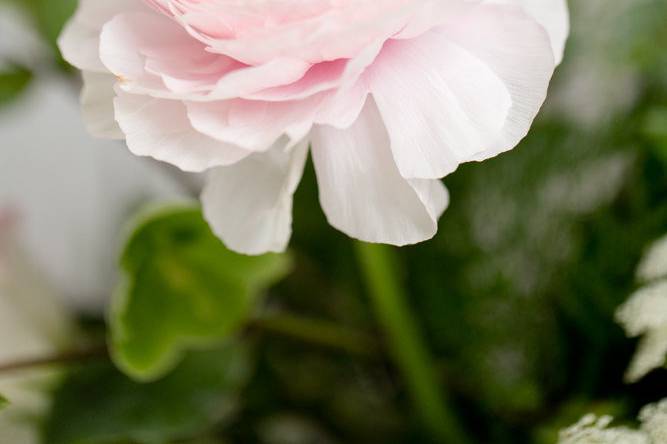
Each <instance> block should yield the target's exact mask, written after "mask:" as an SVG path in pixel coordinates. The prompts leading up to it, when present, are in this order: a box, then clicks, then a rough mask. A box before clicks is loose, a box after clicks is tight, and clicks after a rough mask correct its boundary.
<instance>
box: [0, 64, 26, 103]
mask: <svg viewBox="0 0 667 444" xmlns="http://www.w3.org/2000/svg"><path fill="white" fill-rule="evenodd" d="M30 80H32V73H31V72H30V71H29V70H27V69H25V68H23V67H20V66H17V65H12V66H9V67H7V68H5V69H4V70H1V71H0V106H1V105H4V104H7V103H9V102H11V101H13V100H14V99H16V98H17V97H19V96H20V94H21V93H22V92H23V91H24V90H25V89H26V88H27V87H28V85H29V84H30Z"/></svg>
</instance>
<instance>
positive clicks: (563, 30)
mask: <svg viewBox="0 0 667 444" xmlns="http://www.w3.org/2000/svg"><path fill="white" fill-rule="evenodd" d="M519 1H520V2H521V4H522V5H523V7H524V8H526V10H527V11H528V13H529V14H530V15H532V16H533V17H535V20H537V21H538V22H539V23H540V24H541V25H542V26H544V29H546V30H547V33H548V34H549V38H550V39H551V46H552V48H553V51H554V57H555V59H556V65H559V64H560V62H562V61H563V55H564V54H565V45H566V43H567V38H568V35H569V34H570V12H569V8H568V6H567V0H519Z"/></svg>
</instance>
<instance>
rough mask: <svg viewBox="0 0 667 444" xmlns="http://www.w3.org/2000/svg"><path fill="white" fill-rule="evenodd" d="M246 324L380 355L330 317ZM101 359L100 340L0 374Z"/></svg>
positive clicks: (2, 368)
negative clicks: (326, 318) (94, 343)
mask: <svg viewBox="0 0 667 444" xmlns="http://www.w3.org/2000/svg"><path fill="white" fill-rule="evenodd" d="M247 328H248V329H250V330H253V329H256V330H260V331H263V332H266V333H272V334H276V335H281V336H285V337H289V338H292V339H296V340H298V341H301V342H304V343H308V344H311V345H315V346H320V347H324V348H329V349H334V350H339V351H341V352H344V353H350V354H354V355H361V356H366V357H373V356H377V355H378V349H379V346H378V344H377V343H376V342H375V341H374V339H373V338H372V337H371V336H370V335H367V334H365V333H362V332H358V331H354V330H353V329H349V328H345V327H340V326H339V325H337V324H335V323H333V322H329V321H322V320H317V319H309V318H303V317H299V316H293V315H283V314H280V315H270V316H265V317H261V318H257V319H253V320H251V321H250V322H249V324H248V326H247ZM101 359H109V350H108V348H107V346H106V345H104V344H97V345H94V346H91V347H89V348H82V349H79V350H71V351H65V352H61V353H56V354H52V355H48V356H41V357H35V358H31V359H24V360H20V361H15V362H10V363H7V364H0V374H2V373H13V372H18V371H22V370H30V369H34V368H40V367H53V366H67V365H72V364H80V363H86V362H90V361H95V360H101Z"/></svg>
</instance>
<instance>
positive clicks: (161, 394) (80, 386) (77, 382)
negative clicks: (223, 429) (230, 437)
mask: <svg viewBox="0 0 667 444" xmlns="http://www.w3.org/2000/svg"><path fill="white" fill-rule="evenodd" d="M250 369H251V358H250V353H249V351H248V350H247V349H246V348H244V347H241V346H240V345H238V344H231V345H229V346H226V347H225V348H223V349H217V350H213V351H207V352H196V353H190V354H188V356H187V357H186V358H185V359H184V360H183V362H182V363H181V364H180V365H179V366H178V367H177V368H176V370H174V372H172V373H171V374H169V376H167V377H165V378H164V379H161V380H160V381H157V382H153V383H148V384H141V383H137V382H134V381H132V380H131V379H129V378H128V377H127V376H125V375H124V374H122V373H121V372H119V371H118V370H117V369H116V368H114V366H113V365H111V363H102V364H95V365H91V366H87V367H84V368H81V369H79V370H75V371H73V372H72V373H71V374H70V375H69V376H68V377H67V378H66V379H65V381H64V382H63V384H62V385H61V386H60V387H59V388H58V389H57V391H56V393H55V395H54V402H53V406H52V410H51V415H50V416H49V417H48V419H47V421H46V424H45V426H44V429H43V442H44V444H118V443H142V444H143V443H146V444H152V443H165V442H174V441H178V440H186V439H190V438H194V437H197V436H199V435H201V434H202V433H204V432H206V431H207V430H208V429H209V428H211V427H212V426H214V425H216V424H219V423H221V422H223V421H224V420H225V419H228V418H229V417H230V414H232V413H233V412H234V410H235V409H236V408H237V403H238V394H239V391H240V390H241V389H242V388H243V386H244V385H245V383H246V382H247V380H248V377H249V375H250V373H251V370H250Z"/></svg>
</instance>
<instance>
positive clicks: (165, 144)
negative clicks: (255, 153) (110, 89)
mask: <svg viewBox="0 0 667 444" xmlns="http://www.w3.org/2000/svg"><path fill="white" fill-rule="evenodd" d="M114 110H115V118H116V121H117V122H118V125H119V126H120V128H121V130H122V131H123V133H124V134H125V138H126V141H127V146H128V148H129V149H130V151H132V153H134V154H136V155H137V156H149V157H152V158H154V159H157V160H161V161H163V162H167V163H170V164H172V165H174V166H176V167H178V168H180V169H181V170H183V171H188V172H202V171H205V170H207V169H209V168H214V167H217V166H225V165H232V164H234V163H236V162H238V161H240V160H241V159H243V158H245V157H247V156H248V155H250V151H246V150H244V149H241V148H239V147H237V146H234V145H230V144H226V143H224V142H220V141H218V140H215V139H212V138H210V137H208V136H206V135H204V134H201V133H200V132H198V131H196V130H195V129H194V128H193V127H192V125H191V124H190V120H189V119H188V116H187V111H186V108H185V105H184V104H183V103H182V102H180V101H176V100H166V99H157V98H154V97H149V96H142V95H135V94H128V93H126V92H124V91H122V90H120V89H118V88H116V98H115V99H114Z"/></svg>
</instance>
